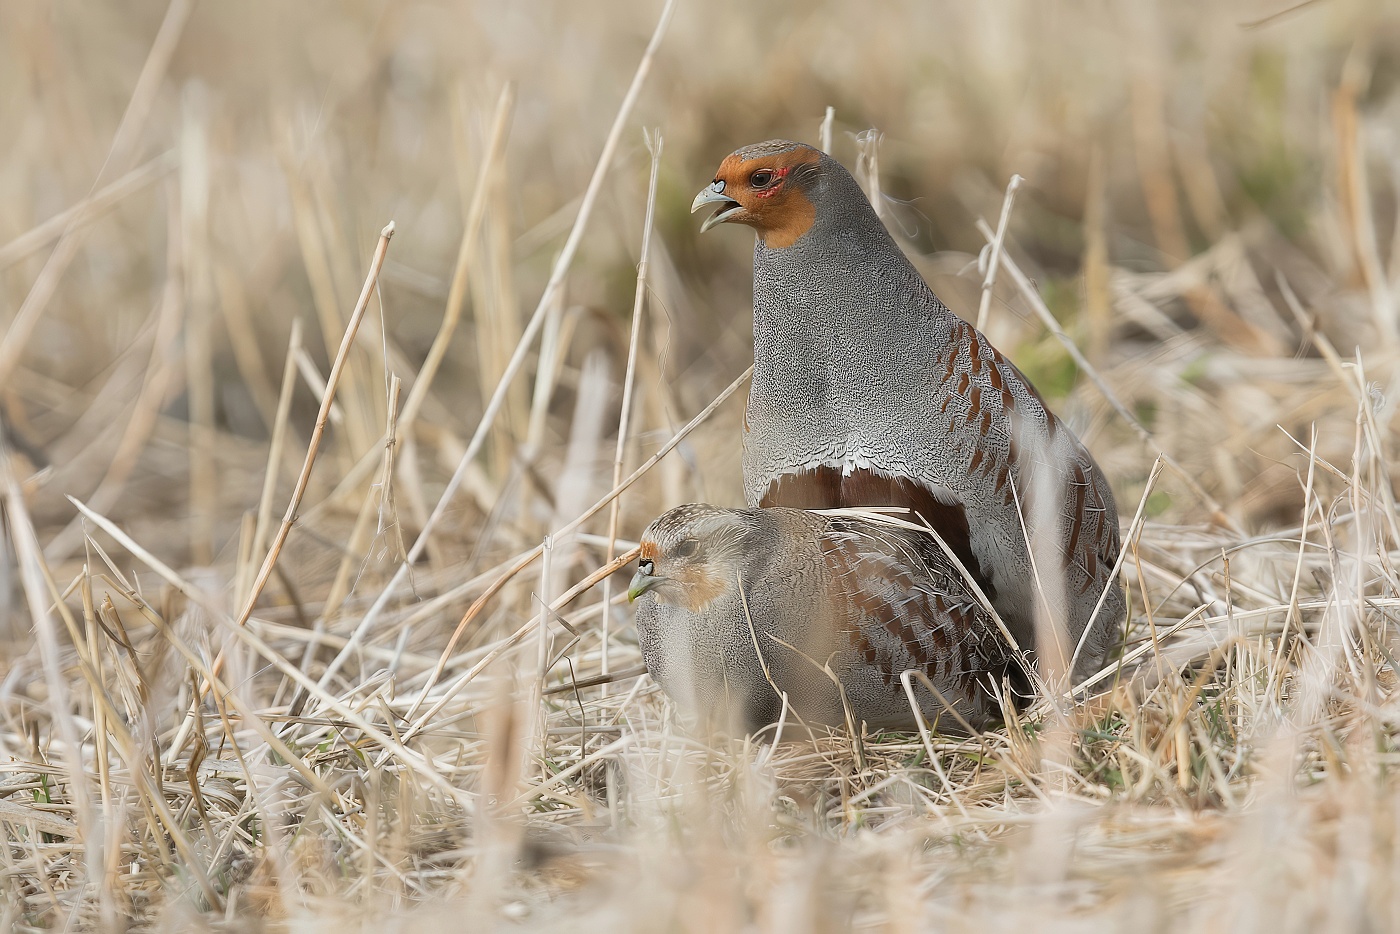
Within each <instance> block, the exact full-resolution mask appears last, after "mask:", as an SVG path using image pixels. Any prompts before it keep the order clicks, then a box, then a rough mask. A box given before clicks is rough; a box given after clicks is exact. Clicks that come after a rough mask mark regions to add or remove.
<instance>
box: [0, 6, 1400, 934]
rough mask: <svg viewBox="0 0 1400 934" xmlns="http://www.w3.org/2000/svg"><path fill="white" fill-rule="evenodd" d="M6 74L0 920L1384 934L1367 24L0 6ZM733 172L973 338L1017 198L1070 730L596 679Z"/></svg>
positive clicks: (1388, 743) (741, 250) (704, 307)
mask: <svg viewBox="0 0 1400 934" xmlns="http://www.w3.org/2000/svg"><path fill="white" fill-rule="evenodd" d="M0 46H3V48H4V49H5V54H4V55H3V56H0V116H3V121H0V122H3V125H4V126H5V127H7V134H6V135H7V137H8V152H7V155H6V156H5V158H4V160H3V161H0V316H3V321H4V322H5V325H4V333H3V335H0V496H3V508H4V520H5V528H4V531H5V534H4V536H3V539H0V542H3V554H2V555H0V827H3V834H4V841H3V846H0V892H3V898H2V899H0V928H3V929H5V930H20V931H23V930H38V929H51V928H60V927H62V928H73V929H100V930H112V931H119V930H147V929H154V930H185V929H188V930H230V931H235V930H248V931H257V930H290V929H297V930H327V931H330V930H337V931H340V930H346V929H375V930H385V929H389V928H394V929H397V928H403V929H410V928H411V929H414V930H437V929H443V930H458V929H463V928H467V927H469V926H478V925H486V924H493V925H496V926H500V927H505V928H520V929H525V930H529V929H539V930H545V929H550V930H557V929H559V928H560V927H561V926H565V925H567V926H569V927H571V928H574V929H580V930H599V931H617V930H631V931H658V930H665V931H669V930H677V931H719V930H763V931H767V930H782V931H807V930H833V931H834V930H846V929H862V930H866V929H868V930H889V931H904V930H926V929H933V930H950V931H962V930H979V931H980V930H987V929H992V930H1013V929H1014V930H1026V929H1034V930H1111V929H1124V930H1134V931H1137V930H1148V929H1152V930H1156V929H1167V928H1168V926H1170V927H1171V929H1173V930H1208V931H1237V930H1269V931H1280V930H1297V931H1311V930H1318V929H1322V928H1328V929H1333V928H1335V929H1347V930H1352V929H1370V930H1388V929H1392V928H1394V927H1395V926H1396V925H1397V924H1400V852H1397V839H1400V780H1397V778H1396V777H1395V775H1394V771H1395V765H1396V764H1397V757H1400V736H1398V734H1400V705H1397V701H1396V690H1397V683H1396V682H1397V671H1400V663H1398V662H1397V661H1396V659H1397V655H1400V640H1397V639H1396V628H1395V626H1396V622H1397V619H1400V576H1397V567H1396V565H1397V560H1398V558H1400V518H1398V517H1397V515H1396V508H1395V486H1394V478H1393V477H1392V473H1393V471H1394V470H1395V467H1396V454H1397V437H1396V428H1397V424H1398V423H1400V415H1398V413H1397V407H1398V406H1400V383H1398V382H1397V380H1400V370H1397V361H1398V360H1400V356H1397V349H1398V348H1400V233H1397V203H1400V134H1397V132H1396V129H1395V128H1396V127H1397V126H1400V16H1397V11H1396V10H1395V8H1394V5H1393V4H1389V5H1388V4H1385V3H1382V2H1365V0H1317V2H1305V3H1303V4H1300V5H1299V6H1298V7H1297V8H1290V7H1289V5H1288V4H1286V3H1285V4H1269V3H1264V2H1262V0H1258V2H1255V0H1250V2H1245V0H1239V2H1232V3H1227V4H1191V3H1183V4H1173V3H1165V2H1160V3H1159V2H1152V0H1134V2H1129V3H1122V4H1115V5H1112V6H1111V7H1104V8H1102V9H1100V8H1094V9H1090V8H1088V7H1085V6H1082V5H1065V4H1046V3H1041V2H1036V0H1023V2H1021V0H1018V2H1010V3H1003V4H975V5H973V4H960V3H951V2H949V3H943V2H937V3H927V2H910V3H891V4H887V5H884V6H883V7H882V8H881V12H880V13H878V14H877V15H871V14H869V13H866V12H862V10H861V9H859V8H858V6H857V5H847V4H841V3H834V2H833V3H817V4H804V5H801V6H800V7H799V6H797V5H793V6H792V7H788V6H784V5H781V4H776V3H774V4H768V3H759V4H752V3H749V4H738V3H729V2H727V0H726V2H723V3H720V4H716V5H709V4H699V3H690V4H679V5H678V8H677V9H675V10H674V11H672V10H671V9H670V8H669V7H667V8H666V9H665V10H664V11H663V9H662V5H661V4H660V3H659V2H650V0H648V2H642V0H638V2H631V0H598V2H597V3H592V4H574V3H553V2H549V0H538V2H533V0H532V2H529V3H523V4H511V5H509V6H507V5H499V4H493V3H480V4H475V3H470V2H463V3H460V4H439V3H432V2H409V3H402V4H381V3H376V2H370V0H365V2H355V3H349V4H290V5H289V4H284V3H276V2H271V0H269V2H253V3H245V4H217V3H207V2H206V3H204V4H195V3H193V2H187V0H172V2H169V3H168V4H167V3H165V2H164V0H151V2H143V3H135V4H71V3H57V4H50V3H41V2H37V0H18V2H7V3H4V4H0ZM828 108H830V109H828ZM823 115H825V119H823ZM872 126H875V127H879V128H881V130H883V131H884V133H885V135H884V136H883V137H882V136H881V135H880V134H878V133H873V132H869V131H868V130H869V128H870V127H872ZM643 127H646V128H648V131H647V133H646V134H645V135H644V134H643V131H642V128H643ZM772 136H789V137H796V138H801V139H806V140H809V141H812V142H814V143H816V142H821V141H823V140H829V141H830V146H831V148H832V150H833V152H834V153H835V154H836V155H837V156H838V157H839V158H841V159H842V160H843V161H845V162H846V163H847V164H848V165H850V166H851V167H852V168H854V169H856V170H857V174H858V177H859V178H860V179H861V180H862V182H863V183H864V184H865V185H866V187H867V189H868V190H869V191H870V193H871V195H872V200H873V201H874V202H875V203H876V204H877V205H878V206H879V208H880V210H881V211H882V213H883V215H884V216H885V218H886V220H887V223H888V224H889V226H890V227H891V228H892V229H893V230H895V231H896V232H897V235H898V236H899V237H900V238H901V242H902V243H903V245H904V246H905V248H906V250H907V251H908V252H909V254H910V255H911V257H913V258H914V260H915V262H916V263H918V264H919V265H920V267H921V269H922V270H923V271H924V273H925V274H926V276H927V277H928V279H929V281H930V283H931V284H932V285H933V286H934V287H935V289H936V290H937V291H938V292H939V294H940V295H942V296H943V297H944V299H945V301H947V302H948V303H949V304H950V305H951V306H952V307H953V308H954V310H956V311H957V312H958V313H960V314H963V315H964V316H966V317H969V318H970V319H971V318H976V316H977V314H978V305H979V296H980V294H981V292H982V285H983V280H984V274H985V264H982V265H979V262H978V253H979V251H981V250H982V248H983V246H984V245H985V244H986V243H987V242H988V240H989V239H990V238H992V237H993V236H994V232H993V227H995V226H996V224H997V220H998V218H999V217H1000V215H1001V209H1002V203H1003V192H1004V190H1005V188H1006V186H1007V183H1008V180H1009V179H1010V177H1011V176H1012V174H1013V173H1014V174H1019V175H1021V176H1023V177H1024V179H1025V183H1024V185H1023V186H1022V187H1021V189H1020V190H1019V192H1018V194H1017V198H1016V202H1015V205H1014V209H1013V210H1012V212H1011V215H1010V222H1009V225H1008V226H1007V228H1006V233H1005V238H1004V242H1005V252H1004V254H1003V256H1002V261H1001V265H1000V266H999V269H998V272H997V275H996V280H995V283H994V288H993V291H992V301H991V303H990V305H989V308H988V314H987V331H988V334H989V335H990V337H991V338H992V340H993V341H994V342H995V343H996V344H997V345H998V346H999V347H1001V348H1002V349H1003V350H1005V351H1006V352H1007V353H1008V355H1009V356H1010V357H1011V358H1012V359H1013V360H1015V361H1016V363H1017V364H1018V365H1020V366H1021V367H1022V368H1023V369H1024V370H1025V371H1026V372H1027V373H1028V374H1030V375H1031V376H1032V378H1033V379H1034V380H1035V381H1036V383H1037V385H1038V386H1039V387H1040V388H1041V390H1042V391H1043V392H1044V394H1045V395H1046V396H1047V398H1049V399H1050V400H1051V402H1052V404H1053V405H1054V406H1055V407H1056V408H1057V409H1058V410H1059V411H1060V412H1061V413H1062V414H1063V415H1064V416H1066V417H1067V419H1068V420H1069V421H1070V423H1071V424H1072V425H1073V426H1074V427H1075V429H1076V431H1078V432H1079V434H1080V435H1081V437H1083V438H1084V439H1085V441H1086V443H1087V444H1088V445H1089V446H1090V448H1091V449H1092V450H1093V451H1094V452H1095V455H1096V456H1097V458H1098V460H1099V461H1100V463H1101V464H1102V466H1103V467H1104V469H1105V471H1106V472H1107V473H1108V475H1109V476H1110V478H1111V479H1112V480H1113V482H1114V485H1115V491H1116V494H1117V496H1118V500H1119V505H1120V510H1121V512H1122V514H1123V515H1122V520H1123V526H1124V530H1125V535H1124V540H1125V543H1126V552H1125V558H1124V562H1123V568H1122V577H1123V581H1124V585H1125V586H1126V587H1127V588H1128V592H1129V594H1130V601H1131V608H1132V609H1131V618H1130V620H1129V625H1128V630H1127V634H1126V641H1125V645H1124V650H1123V653H1122V656H1121V658H1120V659H1117V660H1116V661H1115V662H1114V664H1113V665H1112V666H1111V667H1110V668H1108V669H1106V670H1105V671H1104V672H1103V673H1102V674H1101V676H1100V677H1099V678H1098V679H1096V680H1095V681H1093V682H1092V683H1090V684H1088V685H1086V686H1082V687H1081V689H1080V690H1079V691H1078V692H1077V693H1075V694H1074V695H1073V696H1072V697H1065V696H1060V697H1048V698H1043V699H1042V701H1041V702H1040V703H1038V704H1036V705H1035V706H1034V707H1033V708H1032V709H1031V710H1029V711H1027V712H1026V713H1025V714H1024V715H1023V716H1021V717H1019V718H1018V719H1017V720H1016V722H1014V723H1011V724H1009V725H1007V726H1006V727H1004V728H1002V729H999V730H995V731H991V732H988V733H986V734H984V735H980V736H975V737H971V738H968V737H959V736H953V735H943V734H941V733H939V732H936V731H930V732H925V733H914V734H884V735H865V736H859V737H852V736H850V735H846V734H839V735H831V736H824V737H820V738H818V739H815V740H811V739H801V740H798V739H793V738H792V737H791V735H789V736H788V738H787V739H785V740H784V741H782V742H779V743H777V744H776V745H768V744H761V743H759V744H756V743H752V742H748V743H745V742H739V741H732V740H723V739H720V738H717V737H704V736H695V735H692V734H689V733H688V732H687V731H686V730H685V729H684V728H683V726H682V725H681V724H678V723H677V722H676V721H675V719H674V717H673V716H672V715H671V711H670V709H669V707H668V703H667V701H666V699H665V698H664V696H662V695H661V694H660V693H659V692H658V691H657V689H656V688H655V686H654V685H652V684H651V682H650V681H649V679H648V678H647V677H645V675H644V672H643V671H642V669H641V668H640V656H639V653H638V651H637V648H636V642H635V636H634V633H633V631H632V628H631V624H630V613H629V611H628V608H627V605H626V602H625V595H624V594H623V590H624V589H625V584H624V583H623V582H624V581H625V580H626V577H625V574H626V573H627V572H626V571H625V570H623V571H622V572H621V575H619V574H615V573H613V572H616V571H617V569H618V568H620V567H624V568H625V565H626V562H627V560H628V559H629V549H631V548H632V547H633V544H634V542H633V541H632V540H631V539H634V538H635V536H636V535H637V534H638V533H639V531H640V530H641V529H642V528H643V527H644V526H645V524H646V523H647V522H648V521H649V520H650V519H651V518H652V517H654V516H655V515H656V514H658V513H659V512H661V511H662V510H664V509H666V508H668V507H670V506H673V505H676V504H678V503H682V502H687V501H699V500H703V501H710V502H716V503H721V504H737V503H738V502H739V501H740V500H741V498H742V497H741V492H740V478H739V442H738V439H739V437H740V430H741V418H742V409H743V399H744V391H745V377H746V368H747V367H748V365H749V363H750V362H751V360H752V358H751V347H750V345H749V339H750V334H749V330H748V329H749V317H748V316H749V305H748V299H749V296H748V288H749V268H748V250H749V241H748V238H747V235H746V233H745V232H742V231H735V230H729V229H721V230H719V231H717V232H714V233H710V234H707V235H706V236H705V237H704V238H700V237H698V236H697V234H696V230H697V228H698V221H696V220H695V219H693V218H691V217H689V216H688V215H687V214H686V209H687V208H688V206H689V203H690V199H691V197H693V195H694V192H695V191H696V190H698V189H699V188H700V187H701V186H702V185H703V184H704V183H705V182H706V181H707V180H708V179H709V177H710V174H711V172H712V171H713V167H714V165H716V164H717V163H718V161H719V159H720V158H721V157H722V156H723V155H724V154H725V153H727V152H728V151H730V150H731V149H733V148H735V147H736V146H738V145H741V144H744V143H748V142H753V141H755V140H758V139H763V138H767V137H772ZM390 221H393V225H392V226H389V227H386V225H387V224H389V222H390ZM988 225H991V226H988Z"/></svg>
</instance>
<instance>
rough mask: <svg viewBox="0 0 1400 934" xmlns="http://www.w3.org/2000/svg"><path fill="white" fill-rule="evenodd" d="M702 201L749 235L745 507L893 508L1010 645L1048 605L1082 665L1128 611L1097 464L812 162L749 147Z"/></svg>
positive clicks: (1081, 671)
mask: <svg viewBox="0 0 1400 934" xmlns="http://www.w3.org/2000/svg"><path fill="white" fill-rule="evenodd" d="M705 206H711V207H717V208H718V209H717V210H716V211H715V213H714V214H713V215H712V216H711V217H709V218H708V219H706V221H705V222H704V225H703V226H702V228H701V229H702V231H703V230H708V229H710V228H712V227H714V226H716V225H717V224H721V223H738V224H745V225H748V226H750V227H753V228H754V229H755V230H756V231H757V234H758V238H757V243H756V245H755V247H754V260H753V274H754V283H753V292H754V327H753V333H754V374H753V382H752V386H751V388H750V391H749V402H748V412H747V415H746V419H745V423H744V425H745V431H744V484H745V498H746V500H747V501H748V503H749V504H750V505H759V506H792V507H798V508H803V509H824V508H834V507H843V506H898V507H904V508H907V509H910V510H912V511H913V512H914V513H915V514H917V516H918V517H920V519H922V520H923V521H924V522H926V523H927V524H928V525H930V526H932V527H933V528H934V529H935V530H936V531H937V532H938V533H939V534H940V535H941V536H942V537H943V538H944V539H945V540H946V541H947V542H948V544H949V545H950V547H951V548H952V549H953V550H954V552H955V553H957V555H958V557H959V559H960V560H961V561H962V562H963V564H964V565H966V567H967V569H968V571H969V572H970V573H971V574H972V576H973V577H974V579H976V581H977V582H978V584H979V586H980V587H981V588H982V589H983V591H984V592H985V593H986V594H987V596H988V597H989V598H990V600H991V602H992V605H993V606H994V607H995V608H996V610H997V612H998V614H999V615H1000V616H1001V617H1002V619H1003V620H1004V621H1005V622H1006V624H1007V627H1008V628H1009V630H1010V631H1011V633H1012V634H1013V635H1014V636H1015V638H1016V640H1017V642H1018V644H1019V645H1021V646H1022V647H1024V648H1028V649H1029V648H1032V647H1035V646H1036V640H1035V635H1036V626H1035V619H1036V615H1037V613H1038V612H1040V611H1041V609H1044V608H1049V609H1050V611H1051V612H1050V615H1049V616H1048V617H1046V618H1049V619H1056V618H1058V619H1059V620H1061V621H1062V623H1063V627H1064V631H1065V633H1066V635H1067V636H1068V645H1067V646H1065V647H1064V652H1063V655H1062V656H1061V657H1062V659H1066V660H1067V659H1068V658H1070V657H1071V654H1072V653H1075V651H1076V648H1077V649H1078V651H1077V655H1074V659H1075V662H1074V669H1073V673H1074V675H1075V676H1076V678H1078V677H1082V676H1084V675H1085V674H1087V673H1090V672H1092V671H1094V670H1097V668H1098V667H1099V666H1100V665H1101V663H1102V662H1103V660H1104V657H1105V655H1106V653H1107V652H1108V651H1109V650H1110V649H1111V647H1112V646H1113V644H1114V642H1115V636H1116V634H1117V632H1118V630H1119V627H1120V626H1121V624H1122V620H1123V617H1124V613H1125V602H1124V598H1123V594H1122V591H1121V590H1120V588H1119V586H1118V584H1117V582H1116V581H1115V580H1112V579H1111V577H1112V568H1113V566H1114V562H1115V560H1116V559H1117V556H1118V551H1119V532H1118V513H1117V509H1116V507H1115V506H1114V502H1113V493H1112V491H1111V490H1110V488H1109V484H1108V481H1107V480H1106V479H1105V477H1104V475H1103V472H1102V471H1101V470H1100V469H1099V466H1098V464H1096V463H1095V462H1094V459H1093V457H1092V456H1090V454H1089V452H1088V451H1087V450H1086V449H1085V448H1084V446H1083V445H1082V444H1081V443H1080V441H1079V439H1078V438H1076V437H1075V435H1074V434H1073V433H1072V432H1071V431H1070V430H1069V428H1068V427H1067V426H1066V425H1065V424H1064V423H1063V422H1061V421H1060V420H1059V418H1057V417H1056V416H1055V413H1054V412H1052V411H1050V409H1049V407H1048V406H1047V405H1046V404H1045V401H1044V399H1042V398H1041V396H1040V395H1039V393H1037V392H1036V390H1035V387H1033V386H1032V385H1031V383H1030V381H1029V380H1027V379H1026V377H1025V376H1023V375H1022V374H1021V372H1020V371H1019V370H1018V369H1016V367H1015V366H1013V365H1012V364H1011V362H1010V361H1009V360H1007V359H1006V357H1004V356H1003V355H1002V354H1001V353H1000V352H998V351H997V349H996V348H995V347H993V346H992V345H991V343H989V342H988V340H987V338H986V337H984V336H983V335H982V333H981V332H979V331H978V330H977V329H976V328H974V327H972V326H971V325H970V324H967V323H966V322H964V321H962V320H961V319H960V318H958V317H957V316H956V315H954V314H953V313H952V312H950V311H949V310H948V308H947V307H945V306H944V304H943V303H942V302H941V301H939V300H938V297H937V296H936V295H934V294H933V291H932V290H931V289H930V288H929V287H928V285H927V284H925V282H924V280H923V279H922V278H921V277H920V276H919V273H918V271H917V270H915V268H914V266H913V265H912V264H911V263H910V262H909V260H908V259H907V258H906V257H905V255H904V254H903V252H901V250H900V249H899V246H898V245H897V244H896V243H895V241H894V240H893V238H892V237H891V236H890V234H889V232H888V231H886V229H885V227H884V225H883V224H882V223H881V222H880V218H879V217H878V216H877V215H876V213H875V211H874V210H873V209H872V208H871V206H870V203H869V201H868V200H867V199H866V197H865V194H864V193H863V192H862V191H861V189H860V186H859V185H857V183H856V181H855V179H853V178H852V177H851V175H850V173H848V172H847V171H846V170H845V168H843V167H842V166H841V164H840V163H838V162H837V161H836V160H835V159H832V158H831V157H830V156H828V155H826V154H825V153H822V152H819V151H818V150H816V149H813V148H812V147H810V146H807V145H804V144H802V143H794V142H788V141H785V140H774V141H770V142H766V143H758V144H756V145H753V146H746V147H744V148H743V149H740V150H738V151H736V152H735V153H733V154H732V155H730V156H728V157H727V158H726V159H725V160H724V161H723V162H722V163H721V164H720V167H719V171H718V172H717V173H716V174H715V178H714V181H713V182H712V183H711V184H710V185H708V186H707V187H706V188H704V189H703V190H702V191H701V192H700V194H699V195H698V196H697V197H696V198H695V202H694V204H693V205H692V207H691V210H692V211H695V210H699V209H700V208H702V207H705ZM1028 541H1029V542H1044V543H1048V545H1047V546H1039V545H1038V546H1037V548H1036V549H1032V548H1031V547H1030V546H1029V545H1028ZM925 547H926V548H927V546H925ZM1042 554H1045V555H1049V556H1050V557H1051V558H1052V560H1047V559H1046V558H1045V557H1042ZM1033 555H1034V556H1035V557H1036V560H1035V561H1034V562H1033V560H1032V556H1033ZM1037 575H1038V577H1039V581H1040V590H1041V592H1042V593H1044V594H1045V595H1046V597H1045V598H1044V601H1045V602H1043V603H1041V605H1040V606H1039V607H1038V606H1037V601H1038V600H1041V599H1042V598H1041V597H1038V596H1037V586H1036V581H1035V578H1036V576H1037ZM1100 602H1101V603H1102V606H1101V609H1100V610H1099V611H1098V614H1097V615H1096V616H1095V615H1094V608H1095V606H1096V605H1097V604H1099V603H1100ZM1091 617H1093V619H1092V620H1091ZM1086 631H1087V632H1086ZM1038 648H1039V650H1040V654H1041V655H1042V656H1043V655H1044V654H1045V646H1044V645H1040V646H1039V647H1038Z"/></svg>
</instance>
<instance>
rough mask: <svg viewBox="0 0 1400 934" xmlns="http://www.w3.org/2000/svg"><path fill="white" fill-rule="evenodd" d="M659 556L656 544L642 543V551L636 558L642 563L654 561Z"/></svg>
mask: <svg viewBox="0 0 1400 934" xmlns="http://www.w3.org/2000/svg"><path fill="white" fill-rule="evenodd" d="M660 554H661V552H660V551H659V550H658V549H657V547H656V542H653V541H644V542H642V550H641V553H640V554H639V555H638V557H639V558H640V559H641V560H643V561H655V560H656V558H657V556H658V555H660Z"/></svg>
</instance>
